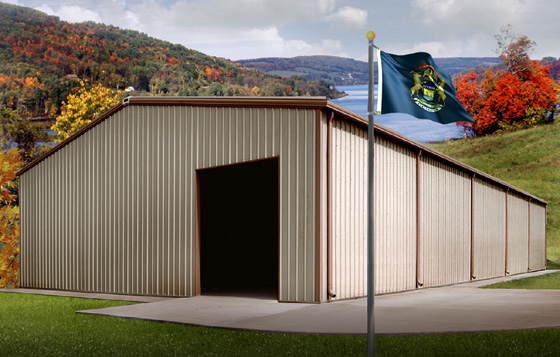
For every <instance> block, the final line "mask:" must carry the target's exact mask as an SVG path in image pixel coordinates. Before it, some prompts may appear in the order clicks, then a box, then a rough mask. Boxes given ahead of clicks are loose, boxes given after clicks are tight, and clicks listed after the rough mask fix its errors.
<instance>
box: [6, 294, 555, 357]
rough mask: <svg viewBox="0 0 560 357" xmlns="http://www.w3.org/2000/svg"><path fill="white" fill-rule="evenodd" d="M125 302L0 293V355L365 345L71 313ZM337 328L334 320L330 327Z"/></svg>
mask: <svg viewBox="0 0 560 357" xmlns="http://www.w3.org/2000/svg"><path fill="white" fill-rule="evenodd" d="M123 304H127V302H122V301H106V300H90V299H78V298H67V297H53V296H42V295H31V294H16V293H5V292H0V356H173V355H179V356H322V357H324V356H364V355H365V354H366V348H367V347H366V339H365V338H363V337H353V336H316V335H283V334H269V333H260V332H248V331H234V330H225V329H213V328H204V327H193V326H186V325H179V324H172V323H160V322H153V321H140V320H131V319H121V318H116V317H108V316H92V315H82V314H76V313H75V311H77V310H84V309H93V308H100V307H108V306H117V305H123ZM333 323H336V321H333ZM558 341H560V330H540V331H520V332H501V333H476V334H458V335H430V336H415V337H377V338H376V354H377V355H378V356H512V355H516V356H555V355H557V353H558V348H559V347H558V343H559V342H558Z"/></svg>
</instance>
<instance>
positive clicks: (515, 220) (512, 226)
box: [507, 192, 529, 274]
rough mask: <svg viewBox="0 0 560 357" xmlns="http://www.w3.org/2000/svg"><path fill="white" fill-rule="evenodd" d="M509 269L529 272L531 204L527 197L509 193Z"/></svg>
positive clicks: (514, 271)
mask: <svg viewBox="0 0 560 357" xmlns="http://www.w3.org/2000/svg"><path fill="white" fill-rule="evenodd" d="M507 212H508V219H507V221H508V240H507V271H508V272H509V274H519V273H525V272H527V269H528V267H529V261H528V259H529V251H528V244H529V206H528V204H527V199H524V198H522V197H521V196H519V195H516V194H514V193H511V192H510V193H508V207H507Z"/></svg>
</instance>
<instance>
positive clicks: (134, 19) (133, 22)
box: [124, 10, 144, 31]
mask: <svg viewBox="0 0 560 357" xmlns="http://www.w3.org/2000/svg"><path fill="white" fill-rule="evenodd" d="M124 21H125V23H126V25H125V26H124V27H125V28H127V29H132V30H137V31H144V26H143V25H142V21H140V19H139V18H138V16H137V15H136V14H135V13H133V12H132V11H128V10H127V11H126V12H125V15H124Z"/></svg>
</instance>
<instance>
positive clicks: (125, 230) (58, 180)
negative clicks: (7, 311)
mask: <svg viewBox="0 0 560 357" xmlns="http://www.w3.org/2000/svg"><path fill="white" fill-rule="evenodd" d="M315 129H316V111H315V110H313V109H307V110H303V109H301V110H297V109H272V108H271V109H258V108H212V107H185V106H183V107H180V106H169V107H167V106H166V107H156V106H130V107H126V108H124V109H122V110H121V111H119V112H117V113H116V114H114V115H113V116H111V117H110V118H108V119H107V120H105V121H104V122H102V123H100V124H98V125H97V126H95V127H94V128H92V129H90V130H89V131H88V132H86V133H85V134H83V135H82V136H81V137H80V138H78V139H77V140H74V141H73V142H71V143H70V144H68V145H67V146H66V147H64V148H63V149H61V150H59V151H57V152H56V153H54V154H53V155H51V156H50V157H49V158H47V159H46V160H44V161H43V162H41V163H40V164H39V165H37V166H36V167H34V168H32V169H31V170H29V171H27V172H26V173H24V174H23V175H22V177H21V182H22V195H21V200H22V207H23V209H24V221H23V227H22V247H24V248H25V251H24V252H22V264H23V268H22V286H25V287H36V288H54V289H67V290H84V291H98V292H114V293H126V294H157V295H178V296H192V295H195V279H196V276H195V274H196V271H195V269H196V262H195V256H196V195H197V192H196V174H195V170H197V169H202V168H208V167H213V166H220V165H228V164H233V163H239V162H244V161H251V160H258V159H264V158H270V157H279V161H280V162H279V165H280V167H279V175H280V177H279V186H280V187H279V192H280V207H279V212H280V213H279V214H280V217H279V219H280V220H279V222H280V232H279V240H280V242H279V247H280V248H279V250H280V252H279V254H280V267H279V273H280V283H279V284H280V287H279V299H280V300H285V301H313V300H314V293H315V291H314V288H315V275H314V274H315V250H314V247H315V245H314V244H315V202H316V197H315V196H316V192H315V182H316V176H315V167H316V165H315V160H316V156H315V155H316V154H315Z"/></svg>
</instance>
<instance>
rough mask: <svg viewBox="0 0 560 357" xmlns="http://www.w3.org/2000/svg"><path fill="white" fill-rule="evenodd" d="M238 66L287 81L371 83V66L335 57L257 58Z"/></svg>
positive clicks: (339, 83)
mask: <svg viewBox="0 0 560 357" xmlns="http://www.w3.org/2000/svg"><path fill="white" fill-rule="evenodd" d="M237 63H239V64H241V65H243V66H245V67H249V68H254V69H258V70H261V71H264V72H267V73H270V74H275V75H278V76H283V77H290V76H301V77H304V78H306V79H312V80H326V81H329V82H330V83H334V84H336V85H348V84H364V83H367V80H368V78H367V76H368V64H367V62H361V61H356V60H354V59H351V58H343V57H334V56H299V57H294V58H257V59H248V60H241V61H237Z"/></svg>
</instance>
